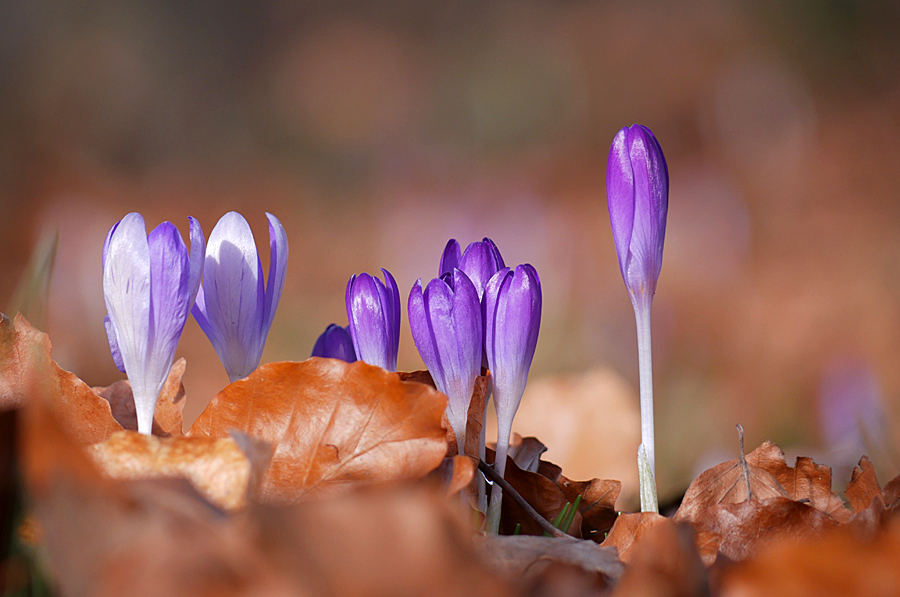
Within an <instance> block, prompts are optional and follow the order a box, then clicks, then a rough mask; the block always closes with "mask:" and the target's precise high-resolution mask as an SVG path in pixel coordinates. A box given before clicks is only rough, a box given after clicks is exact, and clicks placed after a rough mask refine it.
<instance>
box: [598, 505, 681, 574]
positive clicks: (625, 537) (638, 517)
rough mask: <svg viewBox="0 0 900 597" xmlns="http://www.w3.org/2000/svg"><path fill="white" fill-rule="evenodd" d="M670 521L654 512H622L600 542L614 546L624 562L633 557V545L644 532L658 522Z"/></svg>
mask: <svg viewBox="0 0 900 597" xmlns="http://www.w3.org/2000/svg"><path fill="white" fill-rule="evenodd" d="M669 523H671V521H670V520H669V519H668V518H666V517H665V516H661V515H660V514H657V513H656V512H635V513H629V512H623V513H622V514H619V517H618V518H616V522H615V524H613V526H612V529H610V531H609V535H607V537H606V539H605V540H604V541H603V543H601V545H602V546H604V547H615V548H616V551H617V553H618V554H619V559H620V560H622V561H623V562H625V563H626V564H628V563H630V562H631V560H632V559H633V558H634V551H633V549H632V548H633V547H634V546H635V545H636V544H638V543H639V542H640V540H641V538H642V537H643V536H644V534H645V533H646V532H647V531H648V530H649V529H651V528H653V527H654V526H656V525H659V524H669Z"/></svg>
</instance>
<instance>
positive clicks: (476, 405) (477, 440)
mask: <svg viewBox="0 0 900 597" xmlns="http://www.w3.org/2000/svg"><path fill="white" fill-rule="evenodd" d="M488 379H489V377H488V376H486V375H479V376H478V377H477V378H476V379H475V387H474V388H473V390H472V401H471V402H469V410H468V413H467V414H466V443H465V446H464V449H465V451H466V454H465V455H466V456H471V457H472V458H478V452H479V447H480V444H481V427H482V425H484V407H485V403H484V399H485V397H486V396H487V388H488ZM441 425H443V426H444V428H445V429H446V430H447V456H454V455H456V454H457V453H458V450H457V447H456V434H455V433H454V432H453V427H452V426H451V425H450V420H449V419H448V418H447V412H446V411H444V416H443V417H442V418H441Z"/></svg>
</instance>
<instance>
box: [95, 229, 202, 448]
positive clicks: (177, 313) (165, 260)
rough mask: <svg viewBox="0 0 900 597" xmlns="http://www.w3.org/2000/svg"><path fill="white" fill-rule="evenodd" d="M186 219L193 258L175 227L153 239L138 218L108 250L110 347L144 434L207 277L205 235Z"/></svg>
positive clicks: (109, 240) (114, 233) (113, 237)
mask: <svg viewBox="0 0 900 597" xmlns="http://www.w3.org/2000/svg"><path fill="white" fill-rule="evenodd" d="M188 220H189V222H190V236H191V250H190V254H188V250H187V247H186V246H185V244H184V241H183V240H182V239H181V234H179V232H178V229H177V228H175V226H174V225H172V224H171V223H169V222H163V223H162V224H160V225H159V226H157V227H156V228H154V229H153V231H152V232H151V233H150V235H149V236H147V228H146V227H145V225H144V218H143V217H141V215H140V214H138V213H130V214H128V215H127V216H125V217H124V218H122V219H121V220H120V221H119V222H118V223H116V224H115V225H114V226H113V227H112V229H110V231H109V234H108V235H107V236H106V242H105V243H104V245H103V296H104V298H105V300H106V310H107V312H108V315H107V317H106V319H105V325H106V333H107V337H108V339H109V347H110V351H111V352H112V355H113V360H114V361H115V363H116V366H117V367H118V368H119V370H120V371H123V372H124V373H126V374H127V375H128V380H129V381H130V382H131V389H132V394H133V396H134V407H135V413H136V414H137V424H138V431H139V432H140V433H144V434H147V435H149V434H150V433H151V432H152V430H153V412H154V411H155V410H156V400H157V398H158V397H159V392H160V390H162V386H163V384H164V383H165V382H166V378H167V377H168V376H169V370H170V369H171V368H172V360H173V359H174V358H175V348H176V347H177V346H178V340H179V339H180V338H181V332H182V331H183V330H184V324H185V322H187V318H188V314H189V313H190V310H191V305H193V304H194V298H195V297H196V296H197V289H198V287H199V285H200V278H201V276H202V273H203V250H204V240H203V230H201V228H200V224H198V223H197V221H196V220H194V219H193V218H188Z"/></svg>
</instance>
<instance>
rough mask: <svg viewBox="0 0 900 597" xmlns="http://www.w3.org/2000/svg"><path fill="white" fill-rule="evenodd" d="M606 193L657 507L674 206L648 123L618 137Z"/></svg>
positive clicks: (644, 496) (644, 506) (649, 500)
mask: <svg viewBox="0 0 900 597" xmlns="http://www.w3.org/2000/svg"><path fill="white" fill-rule="evenodd" d="M606 196H607V201H608V203H609V220H610V223H611V224H612V233H613V241H614V242H615V245H616V256H617V257H618V259H619V269H620V270H621V272H622V279H623V280H625V286H626V288H628V294H629V295H630V296H631V304H632V305H633V306H634V315H635V320H636V322H637V332H638V369H639V371H640V382H641V446H640V448H639V450H638V471H639V475H640V481H641V510H642V511H644V512H655V511H657V509H658V508H657V498H656V481H655V475H656V473H655V467H656V448H655V435H654V430H653V366H652V363H651V355H652V351H651V348H650V307H651V305H652V303H653V295H654V294H655V293H656V282H657V280H658V279H659V272H660V270H661V269H662V253H663V244H664V242H665V238H666V215H667V213H668V210H669V170H668V167H667V166H666V158H665V157H664V156H663V152H662V148H660V146H659V143H658V142H657V140H656V137H654V136H653V133H651V132H650V129H648V128H647V127H644V126H641V125H637V124H635V125H632V126H631V127H626V128H623V129H622V130H620V131H619V132H618V134H616V137H615V139H613V142H612V147H611V148H610V150H609V162H608V163H607V166H606Z"/></svg>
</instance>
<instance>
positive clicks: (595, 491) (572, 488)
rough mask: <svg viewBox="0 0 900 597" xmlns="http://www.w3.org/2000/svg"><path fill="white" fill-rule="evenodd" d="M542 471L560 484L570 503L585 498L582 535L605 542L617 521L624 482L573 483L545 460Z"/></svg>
mask: <svg viewBox="0 0 900 597" xmlns="http://www.w3.org/2000/svg"><path fill="white" fill-rule="evenodd" d="M538 472H539V473H541V474H542V475H544V476H545V477H547V478H548V479H550V480H551V481H553V482H555V483H556V486H557V487H559V489H560V490H561V491H562V492H563V495H564V496H565V498H566V501H567V502H569V503H572V504H574V503H575V500H576V498H577V497H578V496H579V495H580V496H581V503H580V504H579V506H578V513H579V514H580V515H581V536H582V537H584V538H585V539H592V540H593V541H596V542H598V543H600V542H602V541H603V536H604V534H605V533H606V532H607V531H609V530H610V528H612V526H613V523H615V522H616V517H617V516H618V512H616V499H618V497H619V492H621V491H622V483H620V482H619V481H616V480H612V479H591V480H590V481H572V480H571V479H568V478H567V477H565V476H564V475H562V474H561V473H562V470H561V469H560V468H559V467H558V466H556V465H555V464H552V463H550V462H546V461H544V460H542V461H541V462H540V466H539V467H538Z"/></svg>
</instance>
